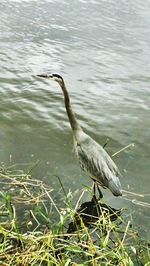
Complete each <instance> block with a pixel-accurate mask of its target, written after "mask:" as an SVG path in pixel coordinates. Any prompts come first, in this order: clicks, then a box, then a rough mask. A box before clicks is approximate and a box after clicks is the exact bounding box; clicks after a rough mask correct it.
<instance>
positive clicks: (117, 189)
mask: <svg viewBox="0 0 150 266" xmlns="http://www.w3.org/2000/svg"><path fill="white" fill-rule="evenodd" d="M108 188H109V189H110V191H111V192H112V193H113V195H114V196H116V197H118V196H122V191H121V185H120V181H119V178H118V177H116V180H115V182H114V180H113V179H112V180H109V185H108Z"/></svg>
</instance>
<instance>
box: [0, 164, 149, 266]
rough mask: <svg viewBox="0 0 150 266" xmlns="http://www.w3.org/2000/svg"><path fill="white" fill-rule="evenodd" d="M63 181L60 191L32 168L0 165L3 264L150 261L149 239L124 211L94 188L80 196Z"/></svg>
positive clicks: (0, 258)
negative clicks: (104, 200) (102, 198)
mask: <svg viewBox="0 0 150 266" xmlns="http://www.w3.org/2000/svg"><path fill="white" fill-rule="evenodd" d="M58 181H59V184H60V189H59V191H57V192H56V191H54V190H53V189H52V188H50V187H49V186H48V185H46V184H44V183H43V182H42V181H39V180H36V179H34V178H33V177H32V176H31V174H30V171H29V172H28V173H27V174H26V173H23V171H19V170H14V168H13V167H11V168H7V169H3V168H1V169H0V185H1V191H0V265H5V266H7V265H11V266H12V265H15V266H22V265H24V266H27V265H32V266H33V265H34V266H37V265H58V266H63V265H64V266H68V265H72V266H73V265H74V266H75V265H93V266H97V265H119V266H126V265H127V266H128V265H129V266H132V265H139V266H143V265H145V266H148V265H150V244H149V243H147V242H146V241H144V240H142V239H141V238H140V237H139V235H138V233H137V232H136V231H135V230H134V229H133V228H132V225H131V221H129V220H127V219H125V218H124V212H125V210H116V209H114V208H112V207H110V206H108V205H106V204H105V203H102V202H99V201H98V199H97V198H96V196H95V195H92V191H91V189H90V188H85V189H84V190H82V191H80V195H79V196H78V199H77V200H76V201H75V200H74V198H77V192H74V193H72V192H71V191H68V192H67V191H66V190H65V188H64V187H63V184H62V182H61V180H60V179H59V178H58ZM78 194H79V192H78ZM85 195H87V197H89V198H90V200H89V201H86V202H85V201H84V202H83V198H85ZM87 197H86V198H87Z"/></svg>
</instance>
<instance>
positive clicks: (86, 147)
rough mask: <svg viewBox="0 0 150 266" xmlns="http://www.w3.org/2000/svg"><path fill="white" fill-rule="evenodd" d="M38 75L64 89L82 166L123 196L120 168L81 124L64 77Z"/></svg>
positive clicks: (93, 176) (116, 194)
mask: <svg viewBox="0 0 150 266" xmlns="http://www.w3.org/2000/svg"><path fill="white" fill-rule="evenodd" d="M38 76H39V77H43V78H48V79H52V80H55V81H56V82H58V84H59V85H60V87H61V89H62V91H63V94H64V101H65V106H66V111H67V114H68V118H69V121H70V125H71V127H72V130H73V140H74V149H75V153H76V155H77V157H78V159H79V163H80V166H81V168H82V169H83V170H84V171H86V172H87V173H88V174H89V176H90V177H91V178H92V179H93V180H94V181H95V182H96V184H98V185H100V186H102V187H103V188H109V189H110V191H111V192H112V193H113V195H114V196H121V195H122V192H121V184H120V181H119V178H118V176H119V170H118V168H117V166H116V164H115V163H114V161H113V160H112V159H111V157H110V156H109V155H108V153H107V152H106V151H105V150H104V148H103V147H102V146H101V145H100V144H98V143H97V142H96V141H95V140H93V139H92V138H91V137H90V136H88V135H87V134H86V133H85V132H84V131H83V129H82V128H81V126H80V125H79V123H78V121H77V119H76V117H75V114H74V112H73V111H72V108H71V103H70V97H69V94H68V91H67V89H66V86H65V83H64V80H63V78H62V77H61V76H60V75H58V74H52V75H48V74H42V75H38Z"/></svg>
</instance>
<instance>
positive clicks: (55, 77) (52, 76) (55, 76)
mask: <svg viewBox="0 0 150 266" xmlns="http://www.w3.org/2000/svg"><path fill="white" fill-rule="evenodd" d="M37 76H38V77H41V78H45V79H50V80H54V81H56V82H58V83H59V85H60V86H61V85H62V84H63V82H64V81H63V78H62V77H61V76H60V75H58V74H40V75H37Z"/></svg>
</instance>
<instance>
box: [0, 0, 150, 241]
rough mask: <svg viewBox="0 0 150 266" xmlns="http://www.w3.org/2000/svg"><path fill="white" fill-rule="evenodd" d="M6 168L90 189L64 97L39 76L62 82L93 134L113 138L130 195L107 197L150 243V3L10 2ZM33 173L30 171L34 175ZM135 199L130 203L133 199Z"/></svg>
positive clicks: (1, 117)
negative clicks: (17, 167) (32, 167)
mask: <svg viewBox="0 0 150 266" xmlns="http://www.w3.org/2000/svg"><path fill="white" fill-rule="evenodd" d="M0 59H1V64H0V84H1V86H0V99H1V103H0V162H1V164H5V165H11V164H14V163H20V164H21V163H22V164H23V163H32V162H35V161H36V160H40V163H39V165H38V166H37V167H36V169H35V170H34V174H35V175H36V177H38V178H40V179H43V180H45V181H46V182H48V183H49V184H50V185H51V186H53V187H54V188H56V189H57V188H58V180H57V179H56V178H55V177H54V175H59V176H60V177H61V179H62V182H63V184H64V186H65V187H66V188H68V189H69V188H71V190H72V191H74V190H76V189H80V188H82V187H83V186H84V185H91V181H90V179H89V178H88V177H87V176H86V175H85V174H84V173H83V172H82V171H81V170H80V167H79V165H78V162H77V161H76V158H75V156H74V154H73V151H72V132H71V129H70V125H69V123H68V118H67V115H66V112H65V109H64V103H63V96H62V92H61V91H60V88H59V87H58V85H57V84H55V83H53V82H48V81H45V80H41V79H39V78H37V77H36V74H41V73H43V72H50V73H51V72H54V73H59V74H61V75H62V76H63V77H64V79H65V81H66V85H67V87H68V90H69V92H70V97H71V100H72V105H73V109H74V111H75V112H76V114H77V117H78V119H79V121H80V124H81V125H82V126H83V128H84V130H85V131H86V132H87V133H88V134H90V135H91V136H92V137H93V138H94V139H95V140H97V141H98V142H99V143H101V144H104V143H105V141H106V139H107V138H109V139H110V141H109V144H108V145H107V147H106V149H107V151H108V152H109V153H110V154H113V153H114V152H116V151H118V150H120V149H122V148H123V147H125V146H126V145H128V144H130V143H134V144H135V146H134V147H132V148H129V149H127V150H125V151H124V152H122V153H120V154H118V155H117V156H116V157H115V158H114V159H115V161H116V163H117V165H118V166H119V168H120V171H121V172H122V175H123V177H122V178H121V183H122V187H123V189H124V190H128V189H129V190H130V191H132V192H134V193H137V194H142V195H144V196H143V197H140V196H138V195H124V197H123V198H115V197H114V196H113V195H112V194H111V193H110V192H105V197H106V199H107V201H108V202H111V205H112V206H116V207H125V208H128V209H129V210H131V211H132V212H133V216H134V217H136V222H135V223H136V225H137V226H138V227H139V228H141V230H142V231H143V232H144V235H146V236H148V230H149V220H150V208H149V207H148V206H147V207H143V206H140V205H139V204H135V203H136V202H132V201H131V200H132V199H133V200H137V201H143V202H147V203H150V181H149V180H150V175H149V172H150V171H149V170H150V162H149V158H150V1H148V0H145V1H142V0H134V1H133V0H129V1H124V0H107V1H106V0H101V1H99V0H89V1H86V0H76V1H69V0H61V1H60V0H47V1H46V0H37V1H36V0H35V1H32V0H28V1H27V0H26V1H23V0H22V1H21V0H18V1H13V0H1V3H0ZM25 169H26V167H25ZM129 199H130V200H129Z"/></svg>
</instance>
